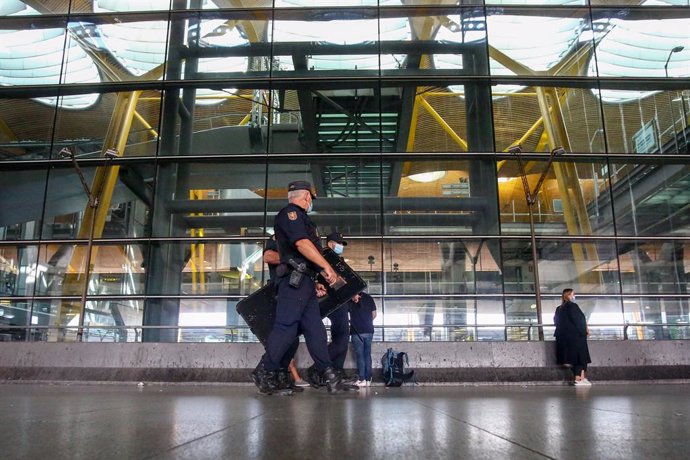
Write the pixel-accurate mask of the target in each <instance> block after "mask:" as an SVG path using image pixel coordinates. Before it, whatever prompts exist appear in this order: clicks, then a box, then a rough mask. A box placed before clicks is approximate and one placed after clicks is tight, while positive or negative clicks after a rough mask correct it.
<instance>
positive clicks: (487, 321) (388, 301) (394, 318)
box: [382, 297, 505, 342]
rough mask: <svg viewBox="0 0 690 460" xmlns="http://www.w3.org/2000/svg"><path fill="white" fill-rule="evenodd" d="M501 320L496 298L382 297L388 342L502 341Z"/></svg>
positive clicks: (499, 301) (501, 316) (503, 334)
mask: <svg viewBox="0 0 690 460" xmlns="http://www.w3.org/2000/svg"><path fill="white" fill-rule="evenodd" d="M504 322H505V317H504V314H503V302H502V300H501V299H500V298H496V299H485V298H482V299H475V298H446V299H439V298H417V299H415V298H388V297H387V298H385V299H384V314H383V324H382V325H383V326H384V334H385V338H384V340H386V341H389V342H390V341H402V342H414V341H429V340H433V341H477V340H481V341H486V340H504V339H505V331H504V326H503V324H504ZM475 325H476V327H474V326H475Z"/></svg>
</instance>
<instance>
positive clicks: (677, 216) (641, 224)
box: [611, 163, 690, 236]
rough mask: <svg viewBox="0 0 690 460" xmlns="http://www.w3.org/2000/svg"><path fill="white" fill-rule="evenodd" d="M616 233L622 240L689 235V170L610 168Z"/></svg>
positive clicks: (680, 167) (655, 166)
mask: <svg viewBox="0 0 690 460" xmlns="http://www.w3.org/2000/svg"><path fill="white" fill-rule="evenodd" d="M611 181H612V182H613V184H614V186H613V188H612V194H613V207H614V211H615V216H616V230H617V231H618V234H619V235H622V236H638V235H639V236H656V235H659V236H662V235H688V234H690V228H689V227H688V225H689V224H690V212H688V208H687V204H688V203H690V167H689V166H687V165H684V164H672V163H667V164H639V165H638V164H623V163H617V164H612V165H611Z"/></svg>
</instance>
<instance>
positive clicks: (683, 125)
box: [601, 89, 690, 153]
mask: <svg viewBox="0 0 690 460" xmlns="http://www.w3.org/2000/svg"><path fill="white" fill-rule="evenodd" d="M689 96H690V94H688V93H687V91H682V92H681V91H632V90H630V91H621V90H613V89H605V90H601V99H602V106H603V111H604V117H605V120H606V143H607V145H608V151H609V152H611V153H627V152H632V153H687V152H688V137H690V136H689V135H688V122H687V119H688V116H689V115H690V99H689V98H688V97H689ZM674 133H676V136H675V137H674Z"/></svg>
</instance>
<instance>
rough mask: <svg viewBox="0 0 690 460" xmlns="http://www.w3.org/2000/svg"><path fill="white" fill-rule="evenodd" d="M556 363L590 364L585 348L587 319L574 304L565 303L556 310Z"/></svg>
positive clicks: (586, 348)
mask: <svg viewBox="0 0 690 460" xmlns="http://www.w3.org/2000/svg"><path fill="white" fill-rule="evenodd" d="M553 322H554V324H555V325H556V333H555V336H556V362H557V363H558V364H572V365H576V364H580V365H581V364H587V363H591V362H592V359H591V358H590V357H589V347H588V346H587V319H586V318H585V314H584V313H582V310H580V307H579V306H578V305H577V304H576V303H575V302H565V303H564V304H562V305H560V306H559V307H558V308H556V314H555V315H554V317H553Z"/></svg>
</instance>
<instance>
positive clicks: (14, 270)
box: [0, 245, 47, 297]
mask: <svg viewBox="0 0 690 460" xmlns="http://www.w3.org/2000/svg"><path fill="white" fill-rule="evenodd" d="M46 269H47V267H46V266H45V265H43V264H40V263H38V247H37V246H32V245H27V246H14V245H12V246H4V245H3V246H0V293H1V294H0V296H1V297H10V296H32V295H34V290H35V288H36V283H37V279H39V278H41V276H42V273H44V272H45V270H46Z"/></svg>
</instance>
